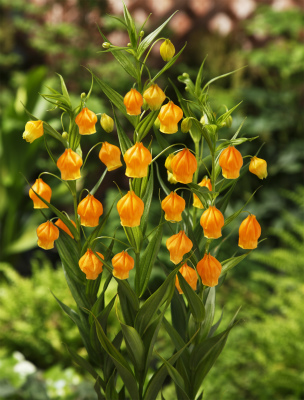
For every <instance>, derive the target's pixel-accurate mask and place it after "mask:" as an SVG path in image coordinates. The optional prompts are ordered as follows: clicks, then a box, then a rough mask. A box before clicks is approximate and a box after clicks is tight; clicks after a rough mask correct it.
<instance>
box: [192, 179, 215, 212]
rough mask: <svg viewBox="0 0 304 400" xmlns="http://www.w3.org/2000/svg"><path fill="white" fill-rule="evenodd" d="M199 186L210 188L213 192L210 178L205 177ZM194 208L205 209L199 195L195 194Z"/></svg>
mask: <svg viewBox="0 0 304 400" xmlns="http://www.w3.org/2000/svg"><path fill="white" fill-rule="evenodd" d="M199 186H201V187H206V188H208V189H209V190H210V192H211V191H212V185H211V180H210V179H209V178H206V177H205V178H204V179H203V180H202V181H201V182H200V183H199ZM193 207H196V208H200V209H203V208H204V206H203V203H202V202H201V201H200V199H199V198H198V197H197V195H196V194H195V193H193Z"/></svg>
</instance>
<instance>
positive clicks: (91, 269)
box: [78, 249, 104, 280]
mask: <svg viewBox="0 0 304 400" xmlns="http://www.w3.org/2000/svg"><path fill="white" fill-rule="evenodd" d="M96 254H98V255H99V257H101V258H102V259H103V260H104V256H103V255H102V254H101V253H98V252H96ZM78 264H79V268H80V269H81V271H82V272H84V273H85V274H86V278H87V279H91V280H95V279H97V277H98V275H99V274H100V273H101V272H102V266H103V263H102V262H101V261H100V260H99V258H98V257H96V256H95V254H94V253H93V251H92V250H91V249H88V250H87V251H86V252H85V254H84V255H83V256H82V257H81V258H80V260H79V263H78Z"/></svg>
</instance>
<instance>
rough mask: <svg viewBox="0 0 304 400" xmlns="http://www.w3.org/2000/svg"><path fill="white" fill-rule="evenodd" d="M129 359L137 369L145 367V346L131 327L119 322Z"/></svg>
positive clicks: (140, 369)
mask: <svg viewBox="0 0 304 400" xmlns="http://www.w3.org/2000/svg"><path fill="white" fill-rule="evenodd" d="M120 325H121V329H122V334H123V336H124V339H125V343H126V346H127V350H128V353H129V356H130V359H131V361H132V363H133V365H134V366H135V368H136V369H137V370H138V371H142V370H143V369H144V367H145V348H144V344H143V342H142V339H141V337H140V336H139V334H138V332H137V331H136V330H135V329H134V328H133V327H132V326H128V325H125V324H123V323H122V322H120Z"/></svg>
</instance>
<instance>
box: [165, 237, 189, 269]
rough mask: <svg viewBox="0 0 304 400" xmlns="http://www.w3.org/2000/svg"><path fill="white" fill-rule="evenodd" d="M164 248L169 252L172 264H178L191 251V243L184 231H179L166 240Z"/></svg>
mask: <svg viewBox="0 0 304 400" xmlns="http://www.w3.org/2000/svg"><path fill="white" fill-rule="evenodd" d="M166 247H167V249H168V250H169V252H170V260H171V261H172V262H173V263H174V264H178V263H179V262H181V261H182V259H183V257H184V255H185V254H187V253H189V251H190V250H191V249H192V247H193V243H192V242H191V240H190V239H189V238H188V237H187V235H186V233H185V231H179V233H177V234H176V235H173V236H171V237H169V239H167V241H166Z"/></svg>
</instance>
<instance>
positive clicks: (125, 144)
mask: <svg viewBox="0 0 304 400" xmlns="http://www.w3.org/2000/svg"><path fill="white" fill-rule="evenodd" d="M113 113H114V121H115V124H116V129H117V135H118V140H119V144H120V148H121V152H122V155H124V154H125V152H126V151H127V150H128V149H129V148H130V147H132V146H133V143H132V142H131V140H130V139H129V137H128V136H127V135H126V133H125V132H124V130H123V129H122V126H121V125H120V122H119V119H118V118H117V117H116V113H115V110H114V108H113Z"/></svg>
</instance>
